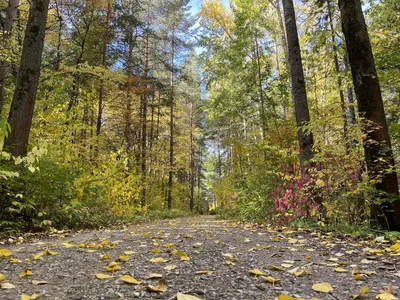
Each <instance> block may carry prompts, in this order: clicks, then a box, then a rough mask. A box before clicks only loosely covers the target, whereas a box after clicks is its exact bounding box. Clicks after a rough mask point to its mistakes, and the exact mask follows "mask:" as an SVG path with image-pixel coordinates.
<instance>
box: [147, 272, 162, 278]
mask: <svg viewBox="0 0 400 300" xmlns="http://www.w3.org/2000/svg"><path fill="white" fill-rule="evenodd" d="M147 278H148V279H160V278H163V275H162V274H158V273H151V274H149V275H148V276H147Z"/></svg>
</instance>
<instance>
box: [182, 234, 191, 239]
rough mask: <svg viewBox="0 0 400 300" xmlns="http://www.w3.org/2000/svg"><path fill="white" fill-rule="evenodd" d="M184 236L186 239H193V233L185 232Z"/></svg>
mask: <svg viewBox="0 0 400 300" xmlns="http://www.w3.org/2000/svg"><path fill="white" fill-rule="evenodd" d="M183 237H184V238H185V239H191V238H192V235H191V234H185V235H184V236H183Z"/></svg>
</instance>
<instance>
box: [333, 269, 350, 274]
mask: <svg viewBox="0 0 400 300" xmlns="http://www.w3.org/2000/svg"><path fill="white" fill-rule="evenodd" d="M334 270H335V272H338V273H347V272H349V271H348V270H346V269H343V268H335V269H334Z"/></svg>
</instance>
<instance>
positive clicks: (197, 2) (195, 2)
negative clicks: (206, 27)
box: [189, 0, 229, 14]
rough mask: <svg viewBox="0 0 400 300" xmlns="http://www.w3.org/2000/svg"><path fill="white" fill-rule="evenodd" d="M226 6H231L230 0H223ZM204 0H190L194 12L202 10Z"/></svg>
mask: <svg viewBox="0 0 400 300" xmlns="http://www.w3.org/2000/svg"><path fill="white" fill-rule="evenodd" d="M221 1H222V4H223V5H224V6H225V7H229V0H221ZM202 2H203V1H202V0H190V2H189V5H190V6H192V13H193V14H197V13H198V12H199V10H200V6H201V3H202Z"/></svg>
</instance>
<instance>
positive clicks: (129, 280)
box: [120, 275, 142, 284]
mask: <svg viewBox="0 0 400 300" xmlns="http://www.w3.org/2000/svg"><path fill="white" fill-rule="evenodd" d="M120 280H122V281H123V282H126V283H129V284H141V283H142V281H139V280H136V279H135V278H133V277H132V276H129V275H124V276H122V277H121V278H120Z"/></svg>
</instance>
